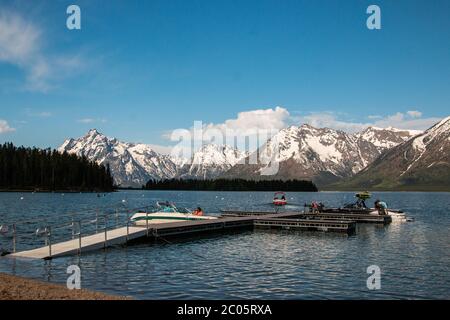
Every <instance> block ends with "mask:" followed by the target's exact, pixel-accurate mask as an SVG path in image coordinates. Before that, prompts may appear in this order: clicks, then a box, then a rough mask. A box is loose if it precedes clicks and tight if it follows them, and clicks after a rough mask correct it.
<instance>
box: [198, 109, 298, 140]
mask: <svg viewBox="0 0 450 320" xmlns="http://www.w3.org/2000/svg"><path fill="white" fill-rule="evenodd" d="M289 116H290V114H289V112H288V110H287V109H285V108H283V107H276V108H275V109H258V110H252V111H243V112H239V113H238V115H237V118H235V119H228V120H225V122H223V123H219V124H213V123H210V124H207V125H206V126H205V127H206V129H218V130H221V131H225V130H228V131H231V132H233V133H235V135H238V136H239V135H252V134H256V133H257V132H258V131H259V130H270V129H277V130H280V129H282V128H284V127H286V126H287V121H288V120H289Z"/></svg>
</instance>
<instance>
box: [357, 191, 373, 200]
mask: <svg viewBox="0 0 450 320" xmlns="http://www.w3.org/2000/svg"><path fill="white" fill-rule="evenodd" d="M371 196H372V195H371V194H370V192H369V191H364V192H358V193H357V194H355V197H356V198H358V199H361V200H367V199H370V197H371Z"/></svg>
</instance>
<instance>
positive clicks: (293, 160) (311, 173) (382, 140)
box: [224, 124, 411, 185]
mask: <svg viewBox="0 0 450 320" xmlns="http://www.w3.org/2000/svg"><path fill="white" fill-rule="evenodd" d="M410 137H411V133H410V132H408V131H402V130H397V129H393V128H388V129H380V128H373V127H369V128H367V129H366V130H364V131H363V132H361V133H357V134H354V135H351V134H347V133H345V132H343V131H339V130H333V129H329V128H315V127H312V126H310V125H307V124H304V125H301V126H300V127H296V126H291V127H289V128H286V129H283V130H281V131H279V132H278V133H277V134H276V135H275V136H274V137H272V138H271V139H269V140H268V141H267V142H266V143H265V144H264V145H263V146H262V147H261V148H260V149H259V150H258V151H257V153H258V156H259V160H260V164H257V165H251V166H247V165H237V166H235V167H233V168H232V169H230V170H229V171H228V172H227V173H226V174H225V175H224V177H237V176H244V177H246V178H253V179H261V178H263V177H262V176H261V173H262V171H263V170H264V168H265V167H266V165H267V164H268V163H270V162H271V161H272V162H277V163H278V164H279V169H278V172H277V173H276V174H275V175H274V176H273V177H270V176H264V178H265V179H273V178H276V179H292V178H296V179H313V180H314V181H315V182H316V183H318V184H319V185H320V184H327V183H329V182H332V181H336V180H339V179H342V178H346V177H350V176H353V175H354V174H356V173H357V172H359V171H361V170H362V169H363V168H364V167H366V166H367V165H368V164H370V163H371V162H372V161H373V160H375V159H376V158H377V157H378V156H379V155H380V154H381V153H382V152H383V151H385V150H387V149H389V148H391V147H393V146H395V145H397V144H399V143H401V142H403V141H405V140H406V139H409V138H410ZM273 151H276V152H275V154H274V153H273ZM253 158H256V155H253ZM249 162H250V161H249ZM250 163H251V162H250Z"/></svg>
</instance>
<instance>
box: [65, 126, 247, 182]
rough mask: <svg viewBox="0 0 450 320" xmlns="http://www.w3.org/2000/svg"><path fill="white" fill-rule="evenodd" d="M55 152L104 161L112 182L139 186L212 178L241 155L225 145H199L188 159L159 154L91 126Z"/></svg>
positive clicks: (102, 162)
mask: <svg viewBox="0 0 450 320" xmlns="http://www.w3.org/2000/svg"><path fill="white" fill-rule="evenodd" d="M58 151H60V152H64V151H66V152H68V153H75V154H77V155H79V156H83V155H84V156H86V157H87V158H88V159H90V160H93V161H96V162H97V163H99V164H104V165H106V164H107V163H108V164H109V165H110V167H111V172H112V174H113V177H114V180H115V183H116V184H120V185H121V186H125V187H128V186H131V187H141V186H142V185H143V184H145V183H147V182H148V181H149V180H150V179H157V180H159V179H170V178H195V179H204V178H212V177H216V176H218V175H220V174H222V173H224V172H225V171H227V170H228V169H230V168H231V167H232V166H233V165H235V164H236V163H237V162H238V161H239V160H240V159H242V158H244V157H245V154H243V153H241V152H239V151H238V150H235V149H233V148H231V147H229V146H217V145H214V144H211V145H204V146H202V148H201V149H200V150H198V151H197V152H195V153H194V156H193V158H192V159H183V158H175V157H170V156H168V155H163V154H160V153H158V152H156V151H154V150H153V149H152V148H151V147H150V146H148V145H146V144H141V143H139V144H135V143H125V142H121V141H119V140H117V139H115V138H108V137H106V136H105V135H103V134H101V133H99V132H98V131H97V130H95V129H92V130H90V131H89V132H88V133H87V134H86V135H85V136H83V137H81V138H78V139H68V140H66V141H64V143H63V144H62V145H61V146H60V147H59V148H58Z"/></svg>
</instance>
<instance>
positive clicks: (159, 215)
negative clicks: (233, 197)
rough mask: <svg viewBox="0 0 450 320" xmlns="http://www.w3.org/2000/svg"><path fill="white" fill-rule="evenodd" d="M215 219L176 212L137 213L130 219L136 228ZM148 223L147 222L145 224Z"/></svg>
mask: <svg viewBox="0 0 450 320" xmlns="http://www.w3.org/2000/svg"><path fill="white" fill-rule="evenodd" d="M211 219H217V217H213V216H197V215H194V214H185V213H178V212H155V213H149V214H147V213H145V212H138V213H136V214H134V215H133V216H132V217H131V219H130V220H131V222H133V224H134V225H137V226H146V225H147V224H149V225H151V224H160V223H174V222H180V221H200V220H211ZM147 221H148V222H147Z"/></svg>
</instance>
